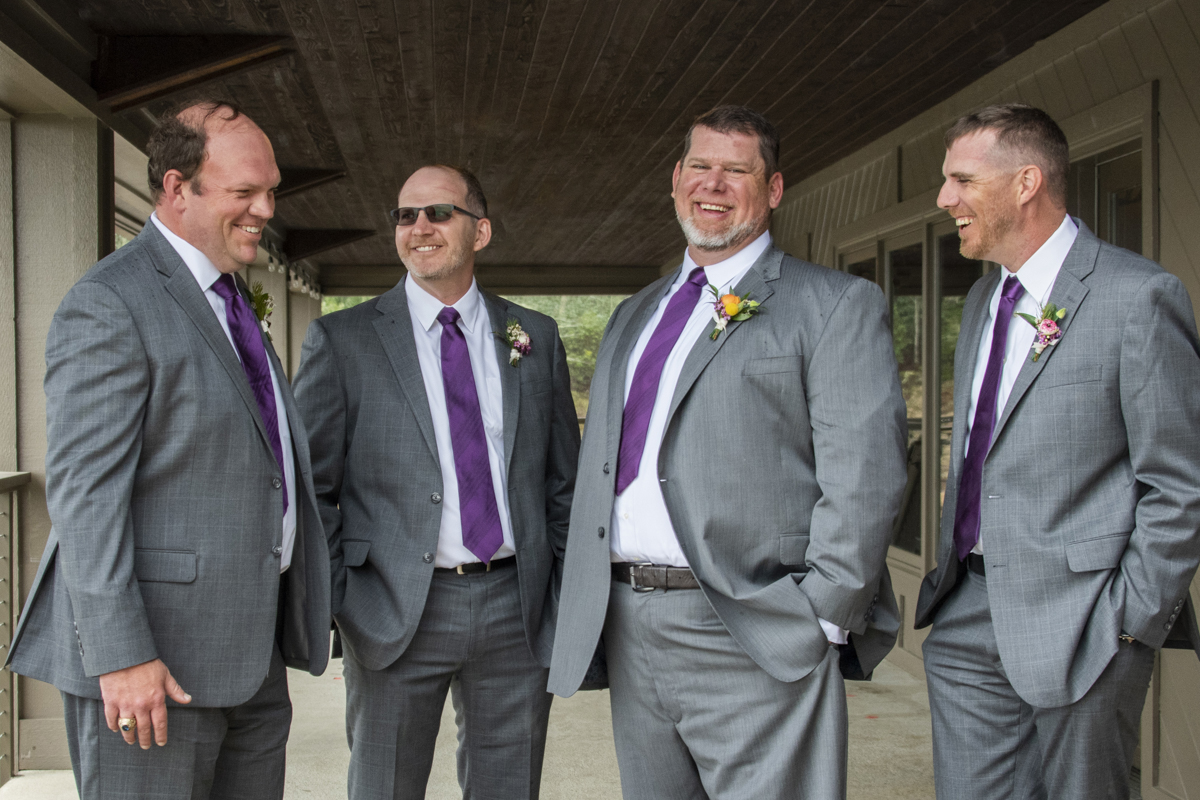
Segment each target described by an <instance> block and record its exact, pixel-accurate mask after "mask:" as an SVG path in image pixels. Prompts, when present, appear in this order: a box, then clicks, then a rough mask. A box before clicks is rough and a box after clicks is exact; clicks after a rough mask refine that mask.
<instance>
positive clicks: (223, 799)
mask: <svg viewBox="0 0 1200 800" xmlns="http://www.w3.org/2000/svg"><path fill="white" fill-rule="evenodd" d="M62 697H63V710H64V712H65V715H66V723H67V746H68V749H69V750H70V753H71V767H72V768H73V769H74V771H75V784H76V788H77V789H78V790H79V797H80V800H127V798H132V797H138V798H144V797H153V798H155V799H156V800H271V798H276V800H279V799H280V798H282V797H283V776H284V759H285V756H286V750H287V740H288V730H289V729H290V728H291V725H292V703H291V700H290V699H289V698H288V687H287V668H286V667H285V666H284V664H283V657H282V656H281V655H280V654H279V648H278V647H275V648H274V652H273V653H272V654H271V666H270V668H269V669H268V671H267V677H266V678H265V679H264V680H263V683H262V686H261V687H260V688H259V690H258V691H257V692H256V693H255V694H254V695H253V696H252V697H251V698H250V699H249V700H247V701H246V702H245V703H242V704H241V705H237V706H233V707H230V708H189V707H188V706H178V705H174V704H171V705H170V707H169V708H168V710H167V726H168V729H167V732H168V736H167V744H166V746H165V747H159V746H157V745H151V747H150V749H149V750H143V749H141V748H140V747H138V746H137V745H129V744H126V743H125V740H124V739H122V738H121V735H120V734H119V733H113V732H112V731H110V730H109V729H108V724H107V723H106V722H105V719H104V701H102V700H95V699H92V698H90V697H79V696H78V695H73V694H68V693H67V692H63V693H62Z"/></svg>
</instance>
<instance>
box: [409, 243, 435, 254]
mask: <svg viewBox="0 0 1200 800" xmlns="http://www.w3.org/2000/svg"><path fill="white" fill-rule="evenodd" d="M439 247H441V245H440V244H422V245H418V246H417V247H414V248H412V249H413V252H416V253H432V252H433V251H434V250H437V249H438V248H439Z"/></svg>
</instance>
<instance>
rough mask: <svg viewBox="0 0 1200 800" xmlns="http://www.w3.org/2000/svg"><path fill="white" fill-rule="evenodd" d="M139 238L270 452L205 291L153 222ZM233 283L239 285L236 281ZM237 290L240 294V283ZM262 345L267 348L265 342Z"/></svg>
mask: <svg viewBox="0 0 1200 800" xmlns="http://www.w3.org/2000/svg"><path fill="white" fill-rule="evenodd" d="M142 236H145V237H147V242H146V243H147V245H148V248H147V249H148V251H149V252H150V256H151V259H152V260H153V261H154V266H155V268H156V269H157V270H158V271H159V272H160V273H161V274H163V275H165V276H166V279H167V280H166V284H165V286H166V290H167V292H168V293H169V294H170V295H171V297H173V298H174V299H175V302H177V303H178V304H179V306H180V307H181V308H182V309H183V311H184V313H185V314H187V316H188V319H190V320H191V321H192V324H193V325H195V326H196V329H197V330H198V331H199V332H200V336H201V337H202V338H203V339H204V341H205V343H206V344H208V346H209V348H210V349H211V350H212V351H213V354H214V355H215V356H216V357H217V361H218V362H219V363H220V364H221V367H222V368H224V370H225V373H226V374H227V375H228V376H229V380H230V381H232V382H233V385H234V388H235V389H236V390H237V393H238V395H240V396H241V398H242V402H244V403H245V404H246V409H247V410H248V411H249V412H250V416H251V417H252V418H253V419H254V425H255V427H257V428H258V433H259V435H260V436H261V437H262V440H263V442H264V443H265V444H266V445H267V448H268V449H270V447H271V440H270V439H269V438H267V428H266V426H265V425H264V424H263V421H262V414H261V413H260V411H259V408H258V401H257V400H255V399H254V392H253V390H251V388H250V383H249V381H247V380H246V372H245V370H243V369H242V362H241V361H239V360H238V356H237V353H236V352H235V351H234V349H233V344H232V343H231V342H230V341H229V337H227V336H226V335H225V331H224V329H223V328H222V327H221V323H220V322H218V321H217V315H216V314H215V313H213V308H212V306H211V305H209V304H208V298H206V297H205V296H204V290H203V289H201V288H200V284H199V283H197V282H196V277H195V276H194V275H192V271H191V270H190V269H188V268H187V265H186V264H184V263H183V259H182V258H180V257H179V254H178V253H176V252H175V248H173V247H171V244H170V243H169V242H168V241H167V240H166V239H165V238H164V237H163V235H162V234H161V233H159V232H158V229H157V228H156V227H155V226H154V223H153V222H151V223H150V224H148V225H146V227H145V228H144V229H143V232H142V233H141V234H139V236H138V238H141V237H142ZM234 282H235V283H238V281H237V279H236V278H235V281H234ZM238 291H241V286H240V284H239V287H238ZM263 344H264V346H267V347H268V348H269V344H268V343H267V342H264V343H263ZM272 452H273V451H272Z"/></svg>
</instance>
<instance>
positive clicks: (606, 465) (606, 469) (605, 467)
mask: <svg viewBox="0 0 1200 800" xmlns="http://www.w3.org/2000/svg"><path fill="white" fill-rule="evenodd" d="M608 473H609V469H608V464H605V465H604V474H605V475H607V474H608Z"/></svg>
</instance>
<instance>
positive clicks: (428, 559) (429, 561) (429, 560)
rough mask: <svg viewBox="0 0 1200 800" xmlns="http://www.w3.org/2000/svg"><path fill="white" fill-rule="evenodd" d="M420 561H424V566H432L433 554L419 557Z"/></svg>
mask: <svg viewBox="0 0 1200 800" xmlns="http://www.w3.org/2000/svg"><path fill="white" fill-rule="evenodd" d="M421 560H422V561H424V562H425V563H426V564H432V563H433V553H426V554H425V555H423V556H421Z"/></svg>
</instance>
